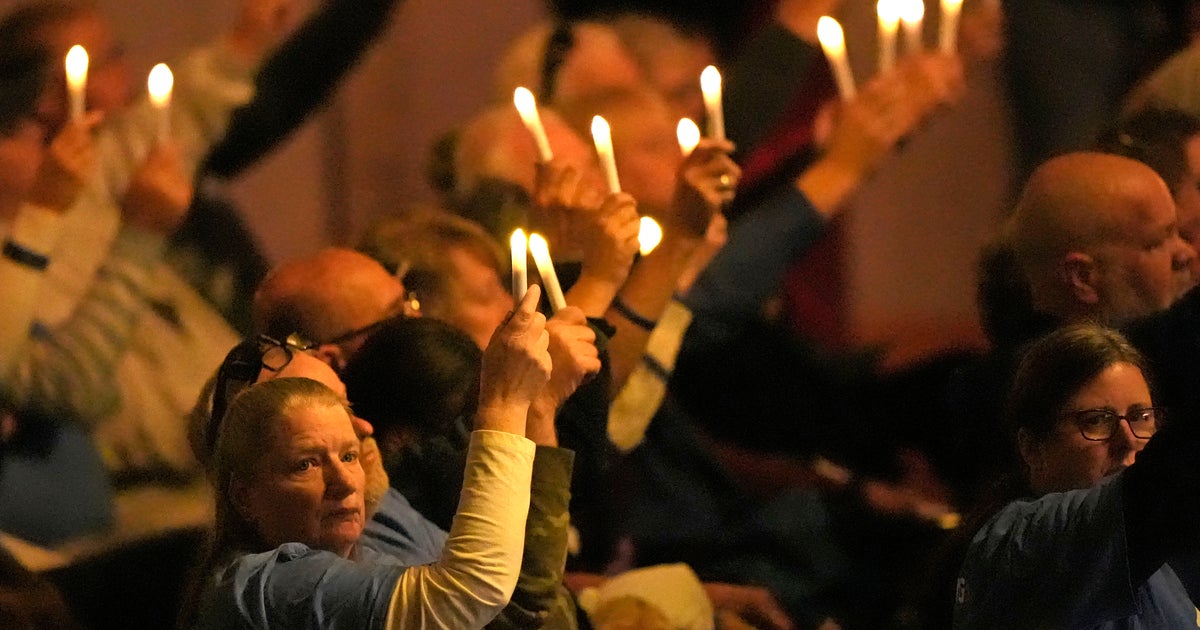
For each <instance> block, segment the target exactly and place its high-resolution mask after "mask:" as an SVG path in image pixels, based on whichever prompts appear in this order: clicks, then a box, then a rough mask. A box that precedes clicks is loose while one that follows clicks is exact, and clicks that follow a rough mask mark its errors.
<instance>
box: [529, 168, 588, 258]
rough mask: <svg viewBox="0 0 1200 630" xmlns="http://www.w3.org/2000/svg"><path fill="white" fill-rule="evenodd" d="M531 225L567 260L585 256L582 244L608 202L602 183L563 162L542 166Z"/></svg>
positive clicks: (536, 183) (539, 171)
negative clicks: (581, 247)
mask: <svg viewBox="0 0 1200 630" xmlns="http://www.w3.org/2000/svg"><path fill="white" fill-rule="evenodd" d="M534 186H535V189H534V194H533V201H534V204H533V208H532V211H531V214H530V217H529V224H530V226H531V227H532V228H533V229H534V230H537V231H540V232H542V233H543V234H544V235H545V236H546V238H547V239H548V240H549V242H550V247H551V248H552V251H555V252H558V253H559V256H561V257H562V258H563V259H564V260H577V259H578V258H579V257H580V256H582V253H581V250H580V248H579V244H580V243H581V242H582V241H583V240H584V239H585V238H586V237H587V236H588V235H589V233H591V232H592V230H591V229H590V224H591V223H594V221H595V218H594V216H593V215H594V214H595V213H596V211H597V210H598V209H599V208H600V205H601V203H602V202H603V200H604V193H603V192H602V191H603V189H602V188H601V187H600V186H601V184H600V182H599V181H593V180H592V179H589V178H587V177H585V176H584V174H582V173H580V172H579V170H578V169H577V168H575V167H574V166H571V165H570V164H567V163H565V162H563V161H561V160H553V161H551V162H547V163H543V164H539V165H538V166H537V180H536V182H535V184H534Z"/></svg>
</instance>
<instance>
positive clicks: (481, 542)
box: [388, 286, 551, 629]
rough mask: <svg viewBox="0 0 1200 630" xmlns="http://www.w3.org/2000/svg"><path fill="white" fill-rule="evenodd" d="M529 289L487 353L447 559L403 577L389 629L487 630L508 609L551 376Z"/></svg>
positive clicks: (541, 323) (535, 291) (533, 290)
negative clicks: (536, 419) (531, 417)
mask: <svg viewBox="0 0 1200 630" xmlns="http://www.w3.org/2000/svg"><path fill="white" fill-rule="evenodd" d="M540 295H541V291H540V288H539V287H536V286H533V287H530V290H529V291H528V292H527V293H526V295H525V299H523V300H522V301H521V304H520V305H518V306H517V309H516V310H515V311H514V314H513V315H512V316H511V317H510V318H509V319H508V321H506V322H505V323H504V324H503V325H501V326H500V328H499V329H497V331H496V333H495V334H494V335H493V336H492V340H491V343H490V344H488V347H487V349H486V350H485V351H484V356H483V371H482V374H481V378H480V392H479V403H480V404H479V411H478V413H477V415H476V420H475V428H476V430H475V432H474V433H472V435H471V444H470V446H469V447H468V451H467V465H466V470H465V476H464V477H465V478H464V481H463V491H462V497H461V499H460V500H459V506H458V512H457V513H456V514H455V516H454V523H453V525H452V526H451V528H450V537H449V539H448V540H447V542H446V548H445V550H444V552H443V554H442V558H441V559H440V560H439V561H438V562H436V563H434V564H431V565H428V566H424V567H413V568H410V569H408V570H407V571H405V573H404V574H403V575H402V576H401V577H400V579H399V581H398V583H397V585H396V591H395V594H394V595H393V598H392V603H391V608H390V613H389V615H388V617H389V626H388V627H390V628H447V629H458V628H481V627H483V626H484V624H486V623H487V622H489V621H491V620H492V619H493V618H494V617H495V616H496V615H497V614H498V613H499V612H500V610H501V609H502V608H503V607H504V606H505V604H507V603H508V601H509V598H510V597H511V596H512V594H513V590H514V589H515V588H516V584H517V577H518V574H519V571H520V567H521V557H522V554H523V552H524V538H525V524H526V515H527V513H528V512H529V493H530V482H531V478H532V469H533V459H534V451H535V445H534V444H533V442H531V441H529V440H528V439H526V438H525V437H524V435H525V432H526V418H527V416H528V414H529V408H530V404H531V403H532V402H533V400H534V399H535V398H536V397H537V396H538V394H539V392H540V391H541V390H542V388H543V387H544V386H545V384H546V382H547V380H548V379H549V377H550V368H551V362H550V355H549V353H548V351H547V347H548V344H549V336H548V334H547V332H546V320H545V317H544V316H542V315H541V314H539V313H538V312H537V311H536V307H537V301H538V298H539V297H540Z"/></svg>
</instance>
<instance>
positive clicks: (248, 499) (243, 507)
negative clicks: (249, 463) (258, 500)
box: [229, 479, 254, 523]
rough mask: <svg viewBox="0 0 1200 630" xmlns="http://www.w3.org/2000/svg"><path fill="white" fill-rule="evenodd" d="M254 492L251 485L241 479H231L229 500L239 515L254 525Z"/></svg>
mask: <svg viewBox="0 0 1200 630" xmlns="http://www.w3.org/2000/svg"><path fill="white" fill-rule="evenodd" d="M253 492H254V491H253V490H252V489H251V486H250V484H248V483H246V482H245V481H243V480H241V479H231V480H230V481H229V498H230V501H232V503H233V508H234V509H235V510H237V512H238V515H239V516H241V517H242V520H244V521H246V522H247V523H253V522H254V518H253V514H254V512H253V510H252V509H251V506H252V505H254V500H253Z"/></svg>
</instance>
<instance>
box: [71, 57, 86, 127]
mask: <svg viewBox="0 0 1200 630" xmlns="http://www.w3.org/2000/svg"><path fill="white" fill-rule="evenodd" d="M65 64H66V70H67V97H68V98H69V99H70V106H71V120H75V121H79V120H82V119H83V112H84V110H85V109H86V107H85V102H86V99H87V97H86V96H85V94H86V93H87V73H88V54H87V51H86V50H84V49H83V46H80V45H79V44H76V45H74V46H72V47H71V50H68V51H67V59H66V62H65Z"/></svg>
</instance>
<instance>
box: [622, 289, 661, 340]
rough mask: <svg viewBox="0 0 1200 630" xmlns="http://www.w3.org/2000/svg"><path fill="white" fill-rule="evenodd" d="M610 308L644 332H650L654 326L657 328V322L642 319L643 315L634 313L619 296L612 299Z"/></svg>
mask: <svg viewBox="0 0 1200 630" xmlns="http://www.w3.org/2000/svg"><path fill="white" fill-rule="evenodd" d="M612 307H613V309H615V310H616V311H617V312H618V313H620V314H621V316H623V317H624V318H625V319H628V320H629V321H631V322H633V323H634V324H637V326H638V328H641V329H642V330H645V331H646V332H650V331H652V330H654V327H655V326H658V322H656V321H654V320H652V319H648V318H646V317H644V316H643V315H641V314H640V313H638V312H637V311H634V310H633V309H631V308H629V305H628V304H626V303H625V302H624V301H623V300H622V299H621V296H619V295H618V296H617V297H615V298H613V301H612Z"/></svg>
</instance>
